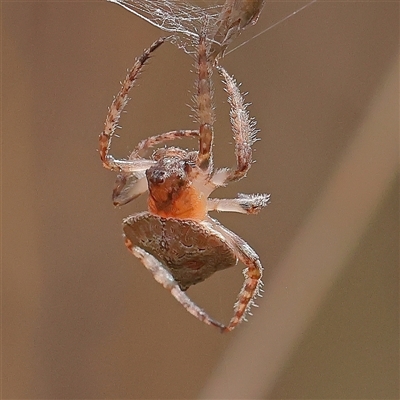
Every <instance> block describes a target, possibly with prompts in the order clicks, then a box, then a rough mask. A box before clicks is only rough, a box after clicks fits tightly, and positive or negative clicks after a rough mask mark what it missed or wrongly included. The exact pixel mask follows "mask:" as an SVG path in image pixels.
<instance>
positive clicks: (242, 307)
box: [210, 218, 263, 332]
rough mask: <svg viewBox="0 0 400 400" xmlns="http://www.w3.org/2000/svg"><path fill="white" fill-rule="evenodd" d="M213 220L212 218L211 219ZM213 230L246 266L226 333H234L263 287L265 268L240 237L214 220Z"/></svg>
mask: <svg viewBox="0 0 400 400" xmlns="http://www.w3.org/2000/svg"><path fill="white" fill-rule="evenodd" d="M210 219H211V218H210ZM213 228H214V229H215V230H216V231H218V232H220V233H221V234H222V235H223V236H224V237H225V239H227V240H228V241H229V243H230V244H231V245H232V247H233V248H234V249H235V252H236V256H237V257H238V258H239V260H240V261H241V262H242V263H243V264H244V265H245V266H246V269H245V270H244V271H243V274H244V276H245V280H244V283H243V286H242V289H241V290H240V292H239V295H238V297H237V301H236V304H235V306H234V314H233V317H232V318H231V320H230V321H229V324H228V326H227V327H226V328H225V329H224V332H229V331H232V330H233V329H234V328H235V327H236V325H238V324H239V323H240V322H241V321H242V320H243V319H244V317H245V316H246V313H247V312H248V311H249V309H250V307H251V306H252V305H253V303H254V299H255V297H256V296H257V295H258V294H259V292H260V289H261V286H262V281H261V278H262V274H263V267H262V265H261V262H260V259H259V257H258V255H257V253H256V252H255V251H254V250H253V249H252V248H251V247H250V246H249V245H248V244H247V243H246V242H245V241H244V240H243V239H241V238H240V237H239V236H237V235H236V234H234V233H233V232H231V231H230V230H229V229H227V228H225V227H224V226H222V225H221V224H219V223H218V222H217V221H215V220H213Z"/></svg>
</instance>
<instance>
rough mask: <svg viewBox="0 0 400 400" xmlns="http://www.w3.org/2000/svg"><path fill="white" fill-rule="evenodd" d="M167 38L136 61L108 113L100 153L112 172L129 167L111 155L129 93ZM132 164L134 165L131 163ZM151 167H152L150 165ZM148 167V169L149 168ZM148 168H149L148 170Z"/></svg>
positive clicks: (159, 40) (101, 136) (101, 138)
mask: <svg viewBox="0 0 400 400" xmlns="http://www.w3.org/2000/svg"><path fill="white" fill-rule="evenodd" d="M165 40H166V38H160V39H158V40H156V41H155V42H154V43H153V44H152V45H151V46H150V47H149V48H148V49H146V50H145V51H144V52H143V54H142V55H141V56H140V57H139V58H138V59H137V60H136V62H135V64H134V65H133V67H132V69H131V70H130V71H129V72H128V75H127V76H126V78H125V80H124V81H123V83H122V87H121V89H120V91H119V93H118V94H117V96H116V97H115V98H114V100H113V102H112V104H111V107H110V109H109V111H108V114H107V118H106V122H105V124H104V130H103V132H102V133H101V134H100V136H99V153H100V158H101V161H102V162H103V166H104V167H105V168H107V169H111V170H115V169H117V170H121V169H125V168H124V167H127V165H129V161H124V162H118V161H117V160H115V159H114V158H113V157H112V156H111V155H109V154H108V153H109V150H110V146H111V140H112V137H113V135H114V133H115V129H116V127H117V124H118V121H119V119H120V117H121V113H122V110H123V109H124V107H125V106H126V103H127V102H128V93H129V91H130V90H131V89H132V87H133V85H134V83H135V80H136V78H137V76H138V74H139V72H140V70H141V69H142V67H143V65H144V64H145V63H146V61H147V60H148V59H149V58H150V55H151V53H152V52H153V51H154V50H156V49H157V48H158V47H159V46H161V44H163V43H164V42H165ZM130 164H132V163H130ZM149 166H150V165H149ZM149 166H148V167H149ZM148 167H147V168H148Z"/></svg>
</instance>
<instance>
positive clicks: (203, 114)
mask: <svg viewBox="0 0 400 400" xmlns="http://www.w3.org/2000/svg"><path fill="white" fill-rule="evenodd" d="M197 68H198V73H199V77H198V81H197V96H196V101H197V117H198V120H199V123H200V140H199V142H200V143H199V154H198V158H197V165H198V166H199V167H200V168H201V169H202V170H203V171H210V172H211V171H212V143H213V137H214V132H213V123H214V112H213V106H212V90H211V80H210V76H211V68H210V63H209V61H208V60H207V45H206V39H205V36H203V35H201V36H200V41H199V55H198V61H197Z"/></svg>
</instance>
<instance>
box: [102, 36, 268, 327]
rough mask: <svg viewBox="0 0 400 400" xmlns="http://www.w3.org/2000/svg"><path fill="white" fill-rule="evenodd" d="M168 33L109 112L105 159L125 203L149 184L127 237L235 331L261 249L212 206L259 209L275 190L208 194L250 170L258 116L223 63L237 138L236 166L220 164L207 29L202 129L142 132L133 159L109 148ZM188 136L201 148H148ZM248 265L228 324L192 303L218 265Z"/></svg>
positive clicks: (256, 276) (201, 73)
mask: <svg viewBox="0 0 400 400" xmlns="http://www.w3.org/2000/svg"><path fill="white" fill-rule="evenodd" d="M164 41H165V39H164V38H161V39H159V40H157V41H156V42H154V43H153V44H152V45H151V46H150V47H149V48H148V49H147V50H145V51H144V53H143V54H142V56H140V57H139V58H138V59H137V60H136V62H135V64H134V66H133V68H132V69H131V70H130V71H129V73H128V75H127V77H126V78H125V80H124V82H123V83H122V88H121V90H120V92H119V93H118V95H117V96H116V98H115V99H114V101H113V103H112V104H111V107H110V110H109V112H108V115H107V118H106V122H105V127H104V131H103V132H102V133H101V134H100V137H99V142H100V145H99V152H100V157H101V160H102V162H103V166H104V167H105V168H107V169H111V170H113V171H118V172H119V174H118V177H117V181H116V184H115V187H114V190H113V201H114V204H116V205H123V204H126V203H128V202H130V201H131V200H133V199H135V198H136V197H138V196H139V195H140V194H142V193H145V192H147V191H148V193H149V196H148V211H145V212H141V213H136V214H133V215H131V216H129V217H128V218H126V219H125V220H124V222H123V231H124V237H125V244H126V246H127V248H128V249H129V251H130V252H131V253H132V254H133V255H135V256H136V257H137V258H139V259H140V260H141V261H142V263H143V264H144V265H145V267H146V268H147V269H148V270H149V271H150V272H151V273H152V274H153V276H154V278H155V279H156V281H157V282H159V283H161V284H162V285H163V286H164V287H165V288H166V289H168V290H170V292H171V294H172V295H173V296H174V297H175V298H176V299H177V300H178V301H179V302H180V303H181V304H182V305H183V306H184V307H185V308H186V309H187V310H188V311H189V312H190V313H191V314H193V315H194V316H195V317H197V318H198V319H200V320H201V321H203V322H205V323H206V324H208V325H214V326H217V327H218V328H220V329H221V330H222V331H231V330H232V329H234V328H235V326H236V325H237V324H238V323H240V322H241V321H242V320H243V318H244V316H245V314H246V312H247V311H248V309H249V308H250V306H251V305H252V303H253V301H254V298H255V296H256V295H257V294H258V292H259V290H260V286H261V284H262V282H261V277H262V270H263V269H262V266H261V263H260V260H259V257H258V256H257V254H256V253H255V252H254V250H253V249H252V248H251V247H250V246H249V245H248V244H247V243H246V242H245V241H244V240H242V239H241V238H240V237H238V236H237V235H236V234H234V233H233V232H231V231H230V230H228V229H227V228H225V227H224V226H222V225H221V224H220V223H219V222H218V221H216V220H215V219H213V218H211V217H210V216H209V215H208V212H209V211H232V212H239V213H244V214H255V213H258V212H259V211H260V210H261V208H262V207H265V206H266V205H267V203H268V200H269V195H265V194H256V195H245V194H239V195H238V197H237V198H236V199H218V198H209V196H210V194H211V193H212V192H213V191H214V190H215V189H216V188H218V187H221V186H225V185H227V184H228V183H230V182H234V181H238V180H240V179H242V178H243V177H245V176H246V173H247V171H248V170H249V169H250V166H251V162H252V151H251V146H252V144H253V143H254V141H255V133H256V132H255V129H254V122H253V121H252V120H251V119H250V118H249V116H248V113H247V111H246V105H245V104H244V101H243V97H242V96H241V94H240V92H239V89H238V87H237V84H236V82H235V81H234V79H233V78H232V77H231V76H230V75H228V73H227V72H226V71H225V69H224V68H222V67H220V66H217V69H218V71H219V73H220V74H221V75H222V77H223V79H224V81H225V85H226V91H227V92H228V95H229V102H230V104H231V122H232V131H233V136H234V140H235V154H236V163H237V165H236V167H234V168H224V169H219V170H214V168H213V160H212V142H213V122H214V115H213V108H212V91H211V83H210V74H211V62H210V61H208V57H207V55H208V50H207V45H206V38H205V37H203V36H200V40H199V49H198V62H197V66H198V80H197V95H196V101H197V104H196V112H197V117H198V122H199V130H178V131H172V132H167V133H163V134H160V135H157V136H151V137H149V138H147V139H144V140H142V141H141V142H140V143H139V144H138V145H137V146H136V148H135V149H134V150H133V151H132V153H131V154H130V155H129V157H128V158H127V159H126V160H117V159H114V158H113V157H112V156H111V155H110V154H109V149H110V145H111V140H112V137H113V134H114V132H115V128H116V125H117V123H118V121H119V118H120V115H121V112H122V110H123V108H124V107H125V105H126V103H127V96H128V92H129V90H130V89H131V88H132V86H133V84H134V82H135V79H136V78H137V76H138V74H139V72H140V70H141V68H142V67H143V65H144V63H145V62H146V61H147V60H148V58H149V57H150V54H151V53H152V52H153V51H154V50H155V49H156V48H157V47H159V46H160V45H161V44H162V43H164ZM183 137H191V138H196V139H197V140H198V141H199V150H198V151H186V150H183V149H180V148H176V147H167V148H161V149H158V150H156V151H155V152H154V153H153V155H152V156H151V158H150V159H147V158H144V157H143V153H144V152H145V151H146V150H147V149H149V148H152V147H154V146H156V145H158V144H160V143H164V142H167V141H170V140H175V139H180V138H183ZM238 260H240V261H241V262H243V264H244V265H245V266H246V268H245V270H244V275H245V281H244V284H243V287H242V289H241V291H240V293H239V295H238V300H237V302H236V304H235V308H234V315H233V317H232V318H231V320H230V322H229V324H228V325H227V326H225V325H223V324H221V323H220V322H217V321H215V320H213V319H212V318H210V317H209V316H208V315H207V313H206V312H204V311H203V310H202V309H201V308H199V307H198V306H197V305H196V304H195V303H193V302H192V301H191V300H190V298H189V297H188V296H187V295H186V293H185V291H186V289H188V288H189V287H190V286H192V285H194V284H196V283H199V282H202V281H203V280H205V279H207V278H208V277H209V276H210V275H212V274H213V273H214V272H216V271H220V270H223V269H226V268H229V267H231V266H234V265H236V264H237V262H238Z"/></svg>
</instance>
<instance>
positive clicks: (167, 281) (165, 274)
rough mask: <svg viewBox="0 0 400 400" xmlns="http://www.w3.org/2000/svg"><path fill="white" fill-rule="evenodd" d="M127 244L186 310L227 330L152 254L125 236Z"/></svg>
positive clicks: (205, 321) (222, 329)
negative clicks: (194, 300)
mask: <svg viewBox="0 0 400 400" xmlns="http://www.w3.org/2000/svg"><path fill="white" fill-rule="evenodd" d="M125 245H126V247H127V248H128V250H129V251H130V252H131V253H132V254H133V255H134V256H135V257H137V258H138V259H139V260H140V261H141V262H142V263H143V265H144V266H145V267H146V268H147V269H148V270H149V271H150V272H151V273H152V274H153V277H154V279H155V280H156V281H157V282H158V283H160V284H161V285H162V286H163V287H164V288H165V289H167V290H169V291H170V292H171V294H172V296H174V297H175V299H176V300H177V301H178V302H179V303H180V304H182V305H183V307H185V308H186V310H187V311H188V312H189V313H190V314H192V315H193V316H195V317H196V318H197V319H199V320H200V321H203V322H204V323H206V324H207V325H212V326H215V327H217V328H219V329H220V330H221V331H225V330H226V329H227V327H225V326H224V325H223V324H221V323H219V322H217V321H215V320H213V319H212V318H210V317H209V316H208V315H207V313H206V312H204V311H203V310H202V309H201V308H200V307H198V306H197V305H196V304H194V303H193V302H192V300H190V298H189V297H188V296H187V295H186V293H185V292H183V291H182V290H181V288H180V287H179V285H178V283H177V282H176V281H175V279H174V278H173V276H172V275H171V273H170V272H169V271H168V270H167V269H166V268H165V267H164V266H163V264H162V263H160V261H158V260H157V259H156V258H155V257H153V256H152V255H151V254H149V253H147V252H146V251H145V250H143V249H142V248H140V247H138V246H134V245H133V243H132V242H131V241H130V240H129V239H128V238H126V237H125Z"/></svg>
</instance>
